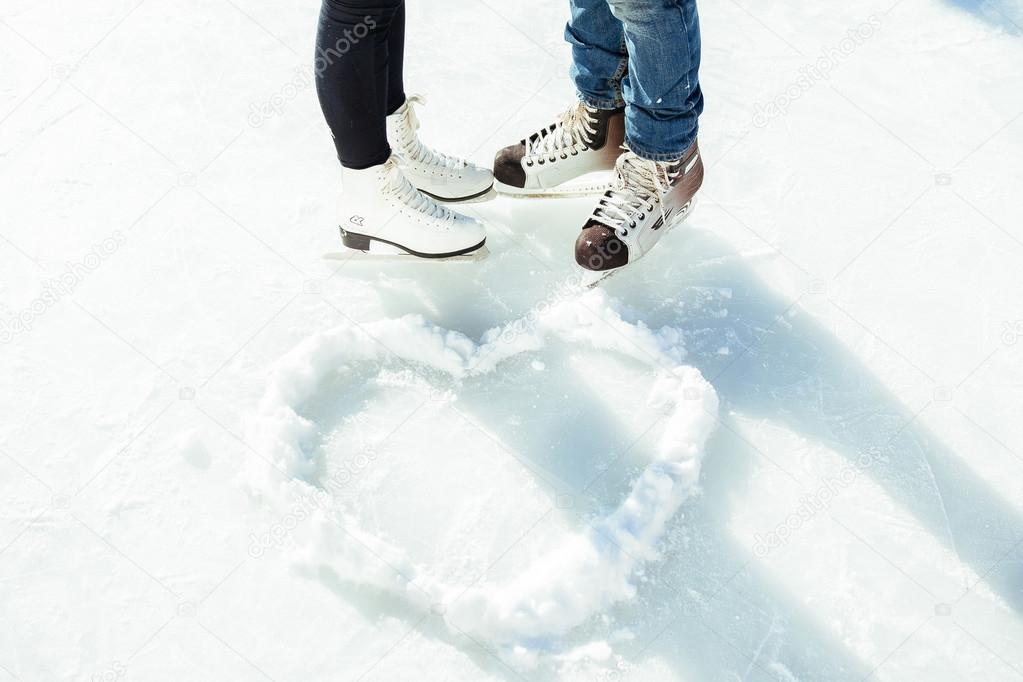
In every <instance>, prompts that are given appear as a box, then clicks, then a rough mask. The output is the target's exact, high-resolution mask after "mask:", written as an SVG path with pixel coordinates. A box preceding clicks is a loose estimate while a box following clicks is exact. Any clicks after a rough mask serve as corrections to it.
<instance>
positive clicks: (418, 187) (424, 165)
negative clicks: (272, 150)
mask: <svg viewBox="0 0 1023 682" xmlns="http://www.w3.org/2000/svg"><path fill="white" fill-rule="evenodd" d="M421 103H422V98H421V97H419V96H415V97H410V98H409V99H408V100H407V101H406V103H405V104H404V105H403V106H402V107H401V108H400V109H399V110H398V111H396V112H395V113H394V114H392V115H391V116H389V117H388V118H387V137H388V141H389V142H390V144H391V147H392V150H393V154H392V156H391V158H390V159H388V161H387V162H386V163H384V164H383V165H381V166H374V167H372V168H368V169H365V170H351V169H343V171H342V181H343V189H344V194H343V196H342V200H341V204H340V205H341V226H340V227H341V237H342V241H343V243H344V245H345V246H346V247H348V248H350V249H355V250H358V251H367V252H370V253H383V254H403V255H412V256H418V257H421V258H451V257H455V256H465V255H467V254H472V253H474V252H477V251H478V250H479V249H481V248H483V246H484V244H485V243H486V228H485V227H484V225H483V224H482V223H481V222H479V221H478V220H475V219H473V218H470V217H468V216H465V215H463V214H461V213H458V212H456V211H453V210H451V209H450V208H448V207H447V206H445V205H443V204H442V203H441V202H457V201H468V200H470V199H475V198H478V197H481V196H484V195H486V194H488V193H489V192H490V191H491V189H492V188H495V189H496V190H497V191H498V192H501V193H505V194H511V195H520V196H565V195H579V194H589V193H602V196H601V198H600V200H599V201H598V202H597V205H596V207H595V208H594V210H593V213H592V214H591V216H590V217H589V219H588V220H587V221H586V223H585V224H584V225H583V227H582V231H581V233H580V234H579V236H578V238H577V240H576V245H575V259H576V262H577V263H578V264H579V265H580V266H581V267H583V268H585V269H587V270H593V271H598V272H605V271H610V270H614V269H617V268H620V267H622V266H623V265H626V264H628V263H630V262H633V261H635V260H637V259H639V258H641V257H642V256H643V255H645V254H646V253H648V252H649V251H650V250H651V249H652V248H653V247H654V246H655V245H656V243H657V242H658V241H659V240H660V238H661V237H662V236H663V235H664V234H665V233H666V232H667V231H668V230H669V229H671V227H673V226H674V225H675V224H677V223H679V222H681V220H682V219H683V218H684V217H685V216H686V215H688V213H689V211H690V208H691V206H692V201H693V197H694V195H695V194H696V192H697V190H699V188H700V185H701V184H702V182H703V164H702V161H701V159H700V153H699V149H698V147H697V145H696V143H695V142H694V143H693V145H692V146H691V147H690V148H689V149H688V150H687V151H686V152H685V154H683V156H682V158H681V159H680V160H677V161H673V162H666V163H662V162H656V161H650V160H647V159H643V158H641V157H639V156H637V155H636V154H634V153H632V152H630V151H628V150H625V151H624V152H623V149H622V145H623V144H624V141H625V116H624V111H623V110H612V111H605V110H596V109H590V108H588V107H587V106H586V105H584V104H582V103H581V102H580V103H577V104H576V105H574V106H573V107H572V108H571V109H569V110H568V111H566V112H565V113H564V114H562V115H561V116H559V117H558V119H557V120H556V121H555V122H554V123H553V124H551V125H549V126H548V127H546V128H544V129H542V130H540V131H538V132H536V133H534V134H533V135H531V136H530V137H529V138H528V139H525V140H521V141H520V142H519V143H517V144H514V145H511V146H510V147H506V148H505V149H502V150H501V151H500V152H499V153H498V154H497V157H496V159H495V160H494V170H493V172H491V171H489V170H487V169H484V168H480V167H479V166H475V165H473V164H471V163H469V162H467V161H464V160H462V159H457V158H454V157H451V156H448V155H446V154H441V153H439V152H436V151H434V150H433V149H431V148H430V147H428V146H426V145H425V144H423V143H422V141H421V140H420V139H419V133H418V130H419V121H418V119H417V118H416V114H415V109H414V107H415V105H417V104H421ZM612 169H613V170H614V175H613V180H612V181H611V182H610V184H608V182H607V171H609V170H612ZM595 177H596V178H597V179H596V180H594V178H595Z"/></svg>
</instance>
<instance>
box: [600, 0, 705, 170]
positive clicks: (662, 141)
mask: <svg viewBox="0 0 1023 682" xmlns="http://www.w3.org/2000/svg"><path fill="white" fill-rule="evenodd" d="M607 2H608V4H609V5H610V8H611V11H612V12H613V13H614V16H615V17H617V18H618V19H620V20H621V22H622V24H623V26H624V28H625V43H626V47H627V49H628V53H629V68H628V73H627V74H626V75H625V78H624V80H623V82H622V94H623V96H624V99H625V102H626V105H627V106H626V110H625V130H626V144H627V145H628V146H629V148H630V149H631V150H632V151H634V152H636V154H638V155H639V156H641V157H643V158H646V159H651V160H654V161H674V160H677V159H679V158H681V157H682V155H683V153H684V152H685V151H686V150H687V149H689V147H690V146H692V144H693V142H695V140H696V133H697V119H698V117H699V115H700V114H701V113H702V112H703V93H702V92H701V90H700V79H699V69H700V19H699V15H698V13H697V10H696V0H657V2H644V1H641V0H607Z"/></svg>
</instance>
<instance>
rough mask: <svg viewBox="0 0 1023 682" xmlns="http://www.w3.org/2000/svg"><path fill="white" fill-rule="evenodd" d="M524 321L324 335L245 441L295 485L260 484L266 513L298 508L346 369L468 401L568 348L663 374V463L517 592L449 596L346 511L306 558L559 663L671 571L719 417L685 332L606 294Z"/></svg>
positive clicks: (301, 355) (271, 384)
mask: <svg viewBox="0 0 1023 682" xmlns="http://www.w3.org/2000/svg"><path fill="white" fill-rule="evenodd" d="M518 322H521V321H516V322H513V323H510V324H509V325H506V326H504V327H499V328H495V329H492V330H490V331H488V332H487V333H485V334H484V335H483V337H482V339H481V340H480V342H478V343H477V342H474V341H472V340H470V339H469V338H467V337H466V336H464V335H462V334H460V333H459V332H455V331H450V330H446V329H442V328H439V327H435V326H433V325H431V324H429V323H428V322H426V321H424V320H423V319H422V318H420V317H418V316H407V317H403V318H398V319H384V320H380V321H378V322H374V323H370V324H366V325H363V326H361V327H357V326H355V325H354V324H342V325H340V326H338V327H335V328H333V329H331V330H328V331H324V332H322V333H320V334H317V335H315V336H313V337H311V338H309V339H307V340H305V341H304V342H302V343H301V344H299V345H298V346H297V347H296V348H295V349H294V350H292V351H291V352H289V353H288V354H287V355H285V356H284V357H283V358H282V359H281V360H280V361H279V362H278V363H277V364H276V366H275V368H274V369H273V371H272V373H271V376H270V378H269V380H268V382H267V386H266V390H265V392H264V395H263V397H262V399H261V401H260V404H259V406H258V408H257V411H256V413H255V414H254V415H253V416H252V418H251V419H250V420H249V423H248V426H247V429H246V433H247V437H248V439H250V440H249V442H251V443H253V444H255V445H256V446H257V447H258V448H260V449H261V451H262V452H264V453H266V454H267V455H270V456H271V457H272V458H273V460H274V464H275V466H276V467H277V469H278V471H284V472H286V474H287V475H288V476H289V477H290V478H289V479H288V480H287V481H286V482H284V483H280V477H279V476H277V477H262V478H258V479H257V483H256V485H257V486H258V492H259V493H260V494H261V495H262V496H264V498H265V500H266V501H267V503H269V504H271V505H280V506H281V507H287V506H289V504H291V503H292V502H293V501H294V500H295V499H298V498H300V497H302V496H308V495H310V494H317V492H318V491H319V492H321V493H322V488H320V487H319V486H320V480H319V477H320V476H321V475H322V473H323V471H324V463H323V462H322V461H321V460H322V458H323V453H322V451H320V450H319V449H318V448H317V440H318V438H319V435H320V433H319V428H318V425H317V423H316V422H315V421H313V420H312V419H310V418H309V417H308V416H307V415H306V414H303V412H304V409H303V406H304V405H305V404H306V403H308V402H309V401H310V400H311V399H312V398H313V397H314V396H315V395H316V394H317V392H318V391H319V390H321V385H322V384H323V383H324V382H325V381H327V380H329V379H331V378H332V377H335V376H336V375H337V374H338V372H339V368H342V367H345V366H347V367H353V366H354V367H358V366H363V365H367V364H370V365H371V364H372V363H379V364H385V365H386V364H394V363H403V364H409V365H412V366H415V367H418V368H422V369H424V370H426V371H428V372H432V373H434V374H439V375H441V376H446V377H448V378H449V379H450V380H451V381H452V382H453V384H454V386H455V387H456V389H457V387H458V386H459V385H460V382H462V381H463V380H465V379H468V378H471V377H478V376H481V375H487V374H492V373H494V372H496V371H498V370H499V368H500V366H501V365H502V364H503V363H505V362H506V361H508V360H510V359H512V358H515V357H517V356H520V355H522V354H525V353H535V352H537V351H540V350H542V349H544V348H545V347H546V346H548V345H549V344H551V343H555V342H561V343H566V344H570V345H571V346H584V347H589V348H591V349H596V350H600V351H612V352H614V353H617V354H621V355H624V356H627V357H629V358H631V359H633V360H636V361H639V362H640V363H643V364H645V365H649V366H651V367H652V369H653V371H654V372H655V373H656V377H657V378H656V380H655V382H654V384H653V387H652V389H651V391H650V394H649V396H648V403H649V408H648V409H650V410H658V411H660V412H662V413H663V414H665V417H664V421H663V425H664V426H663V432H662V434H661V437H660V439H659V441H658V444H657V447H656V451H655V452H654V453H653V457H652V458H651V459H652V461H651V462H649V463H648V464H647V465H646V468H645V469H644V470H643V471H642V473H641V474H640V475H639V477H638V478H637V479H636V480H635V481H634V482H633V483H632V486H631V489H630V491H629V492H628V493H627V495H626V497H625V499H624V500H622V501H621V503H620V504H619V505H618V507H617V508H616V509H614V510H613V511H611V512H610V513H608V514H606V515H605V516H603V517H602V518H599V519H597V520H596V521H595V522H593V523H592V526H591V527H589V528H585V529H584V530H579V531H576V532H572V533H570V534H569V535H568V537H566V538H564V540H563V541H562V542H561V543H560V544H559V548H558V549H557V550H556V551H555V552H553V553H549V554H547V555H545V556H543V557H542V558H540V559H538V560H536V561H535V562H534V563H533V564H532V565H531V566H530V567H529V568H528V569H527V570H526V571H525V572H524V573H522V574H520V575H518V576H516V577H515V578H514V579H512V580H509V581H507V582H504V583H500V584H490V583H488V582H486V581H485V580H484V581H481V582H480V583H477V584H475V585H472V586H470V587H469V588H468V589H466V588H464V587H463V586H455V585H452V584H449V583H446V582H445V581H444V579H443V576H440V575H436V574H435V572H434V571H433V570H431V567H430V566H424V565H418V564H416V563H415V562H413V561H411V560H410V559H409V558H408V555H407V552H406V551H404V550H403V549H402V548H401V547H398V546H396V545H395V544H394V543H392V542H391V541H389V540H387V539H385V538H381V537H378V536H375V535H373V534H371V533H368V532H366V531H365V530H364V529H362V528H360V527H359V524H358V522H357V521H356V520H355V518H354V516H353V515H352V514H351V513H350V512H348V511H347V510H346V509H345V508H343V505H342V504H341V503H339V502H338V501H337V500H333V501H330V502H329V503H328V504H324V505H322V506H319V507H318V508H317V509H316V510H315V511H314V512H313V515H312V520H313V524H314V525H315V527H316V532H315V537H316V541H315V543H314V544H315V546H313V547H308V548H306V549H307V553H308V557H307V559H306V563H307V564H308V567H310V568H313V570H314V571H322V570H324V569H327V570H329V572H331V573H332V574H334V575H336V576H338V577H339V579H340V580H342V581H345V582H349V583H356V584H362V585H369V586H372V587H374V588H376V589H378V590H382V591H384V592H386V593H388V594H391V595H393V596H396V597H399V598H401V599H403V600H405V601H407V602H410V603H411V604H413V605H415V606H417V607H420V608H426V609H429V608H431V606H435V605H437V604H443V605H445V607H446V609H445V610H444V612H443V618H444V620H445V622H446V623H447V625H448V626H449V627H450V628H452V630H454V631H458V632H462V633H466V634H469V635H471V636H472V637H476V638H480V639H481V640H484V641H487V642H489V643H493V644H496V645H498V646H500V647H504V648H506V650H507V649H509V648H515V649H517V650H518V651H519V652H521V651H522V650H523V649H525V650H527V651H531V652H549V651H552V650H554V649H556V647H555V645H554V643H553V641H552V639H553V638H556V637H558V636H561V635H565V634H566V633H569V632H570V631H572V630H573V629H574V628H576V627H578V626H579V625H581V624H582V623H584V622H585V621H587V620H588V619H589V618H591V617H593V616H594V615H596V614H599V613H602V612H604V611H606V610H607V609H609V608H610V607H612V606H613V605H614V604H616V603H620V602H626V601H628V600H631V599H632V598H633V597H635V595H636V592H637V588H638V584H639V578H640V577H641V576H640V574H641V572H642V570H643V567H644V566H645V565H646V564H647V563H648V562H651V561H655V560H656V559H657V558H658V542H659V540H660V539H661V537H662V535H663V534H664V531H665V529H666V527H667V525H668V523H669V521H670V520H671V519H672V517H673V516H674V515H675V513H676V512H677V511H678V509H679V507H680V506H681V505H682V504H683V502H685V501H686V500H687V499H688V498H689V497H690V496H691V495H692V493H693V492H694V491H695V490H696V488H697V485H698V480H699V474H700V468H701V464H702V459H703V455H704V446H705V444H706V442H707V440H708V438H709V437H710V435H711V433H712V432H713V430H714V425H715V424H716V417H717V407H718V404H717V395H716V393H715V392H714V390H713V388H712V387H711V386H710V384H708V383H707V382H706V381H705V380H704V378H703V377H702V375H701V374H700V373H699V372H698V371H697V370H695V369H693V368H691V367H688V366H686V365H684V364H683V362H682V359H683V357H684V351H683V350H682V349H681V348H679V347H678V346H677V345H676V344H677V333H675V330H670V329H665V330H662V331H661V332H659V333H655V332H653V331H651V330H650V329H648V328H647V327H646V326H644V325H643V324H642V323H640V324H632V323H630V322H627V321H625V320H624V319H622V317H621V316H620V315H619V314H618V312H617V311H616V310H615V308H614V306H613V305H612V304H611V303H610V301H609V300H608V298H607V296H606V294H604V292H602V291H591V292H587V293H586V294H584V295H583V296H580V297H579V298H577V299H572V300H566V301H561V302H558V303H556V304H554V305H552V306H551V307H549V308H548V309H546V310H545V311H543V312H542V313H541V314H539V315H537V316H535V317H534V318H533V319H531V320H530V323H529V324H528V325H526V326H525V327H523V325H521V324H518V325H517V323H518ZM509 329H514V330H516V331H515V333H511V334H509V333H507V330H509ZM523 329H525V330H526V331H522V330H523ZM274 473H276V472H274ZM321 499H322V495H321ZM339 529H343V533H342V532H339Z"/></svg>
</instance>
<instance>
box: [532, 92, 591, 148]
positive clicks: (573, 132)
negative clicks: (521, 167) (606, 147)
mask: <svg viewBox="0 0 1023 682" xmlns="http://www.w3.org/2000/svg"><path fill="white" fill-rule="evenodd" d="M595 124H596V121H594V120H593V119H592V118H591V117H590V112H589V110H588V109H587V108H586V106H585V105H584V104H583V103H582V102H579V103H578V104H576V105H575V106H574V107H572V108H571V109H569V110H568V111H566V112H565V113H563V114H562V115H561V116H560V117H559V118H558V120H557V121H556V122H555V123H554V126H553V129H551V128H544V129H543V130H541V131H539V132H538V133H536V134H535V135H532V136H531V138H530V139H528V140H526V156H538V157H541V158H542V159H546V160H548V161H551V162H554V161H555V160H556V159H557V157H558V156H559V155H560V156H561V158H563V159H564V158H567V157H566V152H567V151H569V150H574V149H575V147H576V146H578V145H582V144H585V143H586V142H588V141H589V140H590V139H592V137H593V136H594V135H596V133H597V131H596V128H595V127H594V126H595Z"/></svg>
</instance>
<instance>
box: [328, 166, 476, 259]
mask: <svg viewBox="0 0 1023 682" xmlns="http://www.w3.org/2000/svg"><path fill="white" fill-rule="evenodd" d="M341 178H342V182H343V194H342V196H341V199H340V200H339V202H338V207H339V209H338V213H339V216H340V222H341V224H340V228H341V239H342V242H343V243H344V245H345V246H347V247H348V248H349V249H355V250H357V251H366V252H369V253H373V254H388V255H411V256H418V257H420V258H450V257H453V256H461V255H463V254H468V253H472V252H474V251H476V250H477V249H481V248H482V247H483V245H484V243H485V242H486V230H485V229H484V227H483V225H482V223H480V222H479V221H477V220H474V219H472V218H469V217H467V216H464V215H461V214H460V213H455V212H454V211H452V210H450V209H448V208H446V207H444V206H441V205H440V204H438V203H437V202H436V201H434V200H433V199H431V198H430V197H428V196H426V195H425V194H423V193H422V192H420V191H419V190H417V189H416V188H415V187H413V186H412V183H411V182H409V181H408V179H407V178H406V177H405V176H404V174H402V172H401V170H400V169H399V168H398V163H397V161H396V160H395V158H394V157H393V156H392V157H391V158H390V159H388V160H387V162H386V163H384V164H382V165H380V166H373V167H372V168H366V169H364V170H351V169H348V168H344V169H342V172H341Z"/></svg>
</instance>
